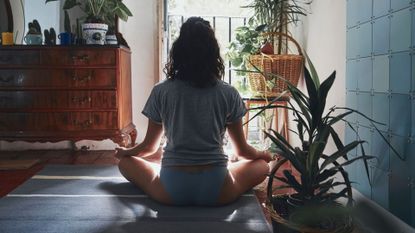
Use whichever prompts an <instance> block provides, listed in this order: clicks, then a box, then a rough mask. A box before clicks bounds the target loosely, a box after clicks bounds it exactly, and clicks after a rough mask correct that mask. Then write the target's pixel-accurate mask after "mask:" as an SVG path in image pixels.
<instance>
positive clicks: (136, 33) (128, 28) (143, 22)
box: [0, 0, 158, 150]
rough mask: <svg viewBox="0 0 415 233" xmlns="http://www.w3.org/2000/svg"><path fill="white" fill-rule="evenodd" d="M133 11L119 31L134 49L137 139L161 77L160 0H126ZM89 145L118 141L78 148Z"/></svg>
mask: <svg viewBox="0 0 415 233" xmlns="http://www.w3.org/2000/svg"><path fill="white" fill-rule="evenodd" d="M123 2H124V3H125V4H126V5H127V6H128V7H129V9H130V10H131V12H132V13H133V15H134V16H133V17H131V18H129V19H128V22H124V21H121V20H120V28H119V31H120V32H121V33H122V34H123V35H124V38H125V39H126V41H127V42H128V44H129V46H130V47H131V51H132V67H131V69H132V77H131V78H132V93H133V95H132V99H133V101H132V104H133V123H134V124H135V125H136V128H137V132H138V136H137V141H141V140H142V139H143V138H144V134H145V132H146V130H147V118H145V117H144V116H143V115H142V114H141V110H142V108H143V106H144V104H145V101H146V100H147V97H148V95H149V94H150V91H151V89H152V87H153V86H154V84H155V83H156V80H158V53H157V46H158V37H157V35H158V26H157V18H158V17H157V2H158V0H140V1H135V0H124V1H123ZM81 146H88V147H89V148H90V149H91V150H95V149H96V150H106V149H114V148H115V147H116V144H114V143H113V142H112V141H110V140H104V141H100V142H99V141H80V142H78V143H77V144H76V147H78V148H80V147H81ZM71 147H72V144H71V143H70V142H68V141H64V142H59V143H28V142H5V141H0V150H28V149H68V148H71Z"/></svg>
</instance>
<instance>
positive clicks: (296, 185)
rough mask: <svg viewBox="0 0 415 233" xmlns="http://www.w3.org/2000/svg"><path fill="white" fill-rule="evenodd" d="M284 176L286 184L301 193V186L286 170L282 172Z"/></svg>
mask: <svg viewBox="0 0 415 233" xmlns="http://www.w3.org/2000/svg"><path fill="white" fill-rule="evenodd" d="M283 174H284V176H285V177H286V178H287V181H288V184H290V185H291V186H292V187H293V189H294V190H295V191H297V192H298V193H301V192H302V191H303V187H302V185H300V183H298V181H297V179H296V178H295V177H294V176H293V175H292V174H291V173H290V171H288V170H284V171H283Z"/></svg>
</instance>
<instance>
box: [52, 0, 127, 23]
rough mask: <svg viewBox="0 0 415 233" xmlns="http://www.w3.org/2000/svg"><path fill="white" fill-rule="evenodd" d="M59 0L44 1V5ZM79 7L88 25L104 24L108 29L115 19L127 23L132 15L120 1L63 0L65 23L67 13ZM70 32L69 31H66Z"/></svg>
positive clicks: (67, 19)
mask: <svg viewBox="0 0 415 233" xmlns="http://www.w3.org/2000/svg"><path fill="white" fill-rule="evenodd" d="M53 1H59V0H46V3H48V2H53ZM74 7H79V8H80V9H81V10H82V11H83V12H84V13H85V15H86V21H85V22H88V23H95V22H99V23H106V24H108V25H109V28H110V29H114V27H115V24H114V23H115V17H116V16H117V17H118V18H120V19H121V20H124V21H127V19H128V17H130V16H132V15H133V14H132V13H131V11H130V10H129V9H128V7H127V6H126V5H125V4H124V3H122V1H120V0H65V1H64V4H63V10H64V11H65V22H66V21H68V23H69V18H68V17H67V11H68V10H70V9H72V8H74ZM65 27H66V26H65ZM67 30H70V29H67Z"/></svg>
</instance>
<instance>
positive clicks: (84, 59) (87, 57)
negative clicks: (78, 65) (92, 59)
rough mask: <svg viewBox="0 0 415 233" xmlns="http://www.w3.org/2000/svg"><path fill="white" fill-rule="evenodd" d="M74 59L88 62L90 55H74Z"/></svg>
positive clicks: (74, 60)
mask: <svg viewBox="0 0 415 233" xmlns="http://www.w3.org/2000/svg"><path fill="white" fill-rule="evenodd" d="M72 61H73V62H76V61H79V62H87V61H89V56H88V55H79V56H72Z"/></svg>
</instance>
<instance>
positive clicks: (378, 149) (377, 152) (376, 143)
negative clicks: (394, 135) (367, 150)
mask: <svg viewBox="0 0 415 233" xmlns="http://www.w3.org/2000/svg"><path fill="white" fill-rule="evenodd" d="M381 133H382V135H383V136H384V137H385V138H382V136H381V135H380V134H379V133H378V132H377V131H375V132H373V134H372V155H373V156H375V157H376V158H374V159H371V160H369V163H370V164H371V165H373V166H375V167H377V168H379V169H382V170H384V171H388V170H389V167H390V159H389V145H388V142H389V140H390V139H389V137H388V135H387V133H386V132H382V131H381ZM385 139H386V140H387V141H385Z"/></svg>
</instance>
